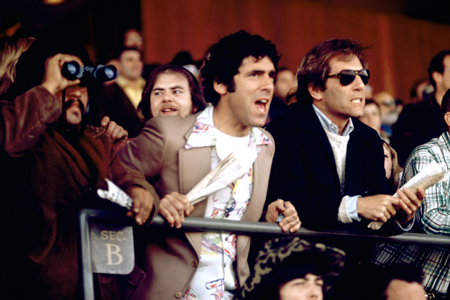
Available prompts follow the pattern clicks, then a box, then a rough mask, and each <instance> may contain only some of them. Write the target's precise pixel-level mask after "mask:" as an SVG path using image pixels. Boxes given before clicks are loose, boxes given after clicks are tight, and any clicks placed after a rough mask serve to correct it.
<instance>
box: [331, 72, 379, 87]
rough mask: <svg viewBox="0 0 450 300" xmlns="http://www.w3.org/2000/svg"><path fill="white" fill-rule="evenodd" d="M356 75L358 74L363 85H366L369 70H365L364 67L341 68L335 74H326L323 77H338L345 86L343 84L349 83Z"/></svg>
mask: <svg viewBox="0 0 450 300" xmlns="http://www.w3.org/2000/svg"><path fill="white" fill-rule="evenodd" d="M356 75H359V77H361V80H362V81H363V83H364V85H367V83H369V78H370V72H369V70H366V69H363V70H359V71H355V70H342V71H341V72H339V73H337V74H333V75H328V76H327V77H325V79H326V78H330V77H339V80H340V82H341V84H342V85H344V86H345V85H349V84H350V83H352V82H353V81H354V80H355V78H356Z"/></svg>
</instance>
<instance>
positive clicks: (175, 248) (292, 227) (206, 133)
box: [119, 31, 300, 299]
mask: <svg viewBox="0 0 450 300" xmlns="http://www.w3.org/2000/svg"><path fill="white" fill-rule="evenodd" d="M277 62H278V55H277V52H276V48H275V45H273V44H272V43H271V42H269V41H267V40H265V39H263V38H262V37H261V36H258V35H251V34H249V33H247V32H245V31H240V32H238V33H235V34H232V35H229V36H227V37H224V38H222V39H221V40H220V41H219V42H218V43H217V44H215V45H213V46H212V48H211V50H210V52H209V54H208V55H207V57H206V59H205V64H204V67H203V69H202V73H201V74H202V79H203V81H202V82H203V85H204V87H205V97H206V100H207V101H209V102H211V103H212V104H213V105H211V106H209V107H207V108H206V109H205V110H204V111H203V112H201V113H197V114H194V115H187V116H186V117H185V118H182V117H180V116H167V117H164V118H158V117H157V118H152V119H150V121H148V122H147V123H146V125H145V127H144V129H143V131H142V133H141V134H140V135H139V136H137V137H136V138H135V139H134V140H133V141H132V142H131V143H130V144H128V145H127V147H125V148H124V149H123V150H122V151H121V152H120V153H119V155H120V157H121V158H122V160H123V161H124V162H125V164H126V165H128V166H130V167H132V168H136V169H138V170H141V171H143V173H145V175H146V178H147V180H149V181H150V182H152V183H154V185H155V188H156V190H157V193H158V194H159V196H160V197H161V206H160V210H159V214H160V215H161V216H163V217H164V218H165V219H166V220H167V222H168V223H169V224H170V225H171V226H175V227H176V228H180V227H181V226H182V222H183V221H184V218H185V216H187V215H190V216H195V217H204V218H213V219H226V220H235V221H240V220H242V221H244V220H245V221H258V220H259V219H260V216H261V214H262V210H263V206H264V202H265V198H266V191H267V184H268V181H269V174H270V166H271V163H272V156H273V153H274V144H273V140H272V138H271V136H270V134H268V133H267V132H266V131H265V130H263V129H262V128H259V126H263V125H264V123H265V121H266V117H267V113H268V111H269V105H270V101H271V99H272V95H273V90H274V77H275V72H276V65H277ZM233 152H234V153H235V154H239V153H248V154H249V157H251V159H249V160H248V161H249V167H248V172H246V174H244V175H243V176H242V177H241V178H239V179H237V180H236V181H234V182H233V183H232V184H231V185H228V186H226V187H224V188H222V189H220V190H218V191H217V192H214V193H212V194H211V195H209V196H208V197H207V199H206V200H204V201H202V202H199V203H198V204H195V206H190V204H189V202H188V200H187V197H186V196H184V195H185V194H186V193H188V192H189V191H190V190H191V189H192V188H193V187H194V186H195V185H196V184H197V183H198V182H199V181H200V180H201V179H202V178H203V177H204V176H205V175H206V174H208V173H209V172H210V171H211V170H212V169H213V168H214V167H215V166H217V165H218V163H219V162H220V161H222V160H223V159H225V158H226V157H227V156H228V155H229V154H230V153H233ZM279 213H282V214H283V215H284V216H285V218H284V219H283V220H282V221H281V222H280V223H279V225H280V227H281V228H282V230H283V231H288V230H289V231H291V232H295V231H297V230H298V229H299V227H300V220H299V219H298V216H297V213H296V211H295V209H294V207H293V205H292V204H290V203H289V202H284V201H282V200H276V201H274V202H273V203H271V204H270V205H269V206H268V209H267V213H266V216H265V220H266V221H267V222H272V223H275V222H276V220H277V217H278V215H279ZM138 239H139V240H140V241H141V242H143V243H144V244H145V251H142V252H145V253H144V255H143V257H138V258H137V265H136V268H135V270H134V271H133V272H132V273H131V274H130V276H129V277H128V280H127V283H126V284H124V285H123V287H124V293H125V294H126V295H125V296H130V295H132V296H131V299H144V298H146V299H149V298H151V299H173V298H177V299H178V298H182V299H198V298H201V299H215V295H216V296H221V297H223V299H232V298H233V293H234V292H235V291H236V290H237V289H238V288H239V287H240V286H241V285H242V284H243V283H244V282H245V280H246V278H247V277H248V275H249V268H248V264H247V257H248V252H249V248H250V238H249V237H248V236H242V235H237V234H234V233H222V232H205V233H201V232H183V231H178V230H173V229H172V230H170V231H168V232H161V233H160V234H158V235H153V234H151V235H148V234H147V235H145V234H144V235H143V236H142V237H139V238H138ZM196 297H197V298H196Z"/></svg>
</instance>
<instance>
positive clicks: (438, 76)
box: [431, 71, 442, 82]
mask: <svg viewBox="0 0 450 300" xmlns="http://www.w3.org/2000/svg"><path fill="white" fill-rule="evenodd" d="M431 77H432V78H433V80H434V82H441V81H442V74H441V73H439V72H436V71H434V72H433V73H431Z"/></svg>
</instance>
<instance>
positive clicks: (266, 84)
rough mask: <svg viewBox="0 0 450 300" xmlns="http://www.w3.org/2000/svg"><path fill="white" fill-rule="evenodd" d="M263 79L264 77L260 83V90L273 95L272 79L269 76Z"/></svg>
mask: <svg viewBox="0 0 450 300" xmlns="http://www.w3.org/2000/svg"><path fill="white" fill-rule="evenodd" d="M263 77H264V79H263V80H262V83H261V89H263V90H267V91H269V92H272V93H273V91H274V89H275V83H274V80H273V78H272V77H270V76H269V75H264V76H263Z"/></svg>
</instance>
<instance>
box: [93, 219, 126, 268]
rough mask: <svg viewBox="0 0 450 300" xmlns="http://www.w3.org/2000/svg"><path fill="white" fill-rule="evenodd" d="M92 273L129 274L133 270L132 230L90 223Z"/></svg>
mask: <svg viewBox="0 0 450 300" xmlns="http://www.w3.org/2000/svg"><path fill="white" fill-rule="evenodd" d="M89 231H90V242H91V258H92V270H93V272H94V273H106V274H129V273H130V272H131V271H132V270H133V268H134V246H133V228H132V227H131V226H123V225H117V224H100V223H90V224H89Z"/></svg>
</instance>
